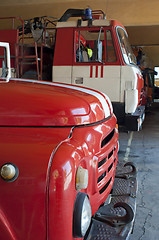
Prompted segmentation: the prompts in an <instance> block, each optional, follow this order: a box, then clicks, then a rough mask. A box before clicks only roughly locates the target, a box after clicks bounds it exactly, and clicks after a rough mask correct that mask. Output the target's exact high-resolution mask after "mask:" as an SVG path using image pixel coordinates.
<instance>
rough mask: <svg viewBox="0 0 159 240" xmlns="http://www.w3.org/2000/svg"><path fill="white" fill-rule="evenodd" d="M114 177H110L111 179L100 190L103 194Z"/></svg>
mask: <svg viewBox="0 0 159 240" xmlns="http://www.w3.org/2000/svg"><path fill="white" fill-rule="evenodd" d="M111 180H112V178H110V179H109V181H108V182H107V183H106V184H105V185H104V187H102V188H101V189H100V190H99V193H100V194H102V193H103V192H104V191H105V190H106V189H107V188H108V186H109V184H110V182H111Z"/></svg>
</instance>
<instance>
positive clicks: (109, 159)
mask: <svg viewBox="0 0 159 240" xmlns="http://www.w3.org/2000/svg"><path fill="white" fill-rule="evenodd" d="M115 135H116V134H115V129H113V131H111V132H110V133H109V134H108V135H107V136H106V137H105V138H104V140H103V141H102V143H101V153H100V154H99V156H98V171H97V188H98V191H99V194H103V196H104V195H105V194H107V193H106V191H107V192H108V193H109V192H110V190H111V189H110V187H109V186H110V184H111V182H112V181H113V180H114V175H115V167H116V162H117V151H118V147H117V146H118V143H117V141H116V139H115ZM110 146H111V148H110ZM109 149H111V150H109Z"/></svg>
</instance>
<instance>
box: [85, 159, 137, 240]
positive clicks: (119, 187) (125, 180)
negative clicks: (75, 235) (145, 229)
mask: <svg viewBox="0 0 159 240" xmlns="http://www.w3.org/2000/svg"><path fill="white" fill-rule="evenodd" d="M136 194H137V171H136V168H135V166H134V164H133V163H132V162H124V161H118V165H117V169H116V177H115V181H114V185H113V190H112V192H111V194H110V197H109V202H105V204H104V205H103V206H101V207H100V208H99V210H98V211H97V212H96V213H95V214H94V216H93V217H92V222H91V226H90V228H89V230H88V233H87V236H85V238H84V240H103V239H105V240H107V239H109V240H115V239H116V240H125V239H128V238H129V236H130V234H131V232H132V230H133V225H134V220H135V214H136Z"/></svg>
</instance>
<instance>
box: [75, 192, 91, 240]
mask: <svg viewBox="0 0 159 240" xmlns="http://www.w3.org/2000/svg"><path fill="white" fill-rule="evenodd" d="M91 216H92V211H91V205H90V202H89V199H88V196H87V194H85V193H81V192H79V193H78V194H77V197H76V201H75V205H74V212H73V233H74V237H84V235H85V234H86V232H87V230H88V228H89V225H90V222H91Z"/></svg>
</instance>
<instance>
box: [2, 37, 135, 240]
mask: <svg viewBox="0 0 159 240" xmlns="http://www.w3.org/2000/svg"><path fill="white" fill-rule="evenodd" d="M0 52H1V56H3V58H1V59H0V67H1V69H2V71H1V75H2V76H1V77H0V102H1V104H0V152H1V158H0V189H1V191H0V239H3V240H22V239H25V240H26V239H27V240H33V239H38V240H46V239H47V240H48V239H49V240H63V239H66V240H73V239H80V240H82V239H85V240H91V239H92V240H93V239H127V238H128V236H129V234H130V232H131V229H132V225H133V222H134V216H135V215H134V213H135V202H136V190H137V181H136V177H135V175H136V170H135V167H134V165H133V164H132V163H130V162H127V163H126V164H124V163H122V162H120V163H118V166H117V160H118V128H117V125H116V117H115V115H114V114H113V112H112V105H111V102H110V100H109V98H108V97H107V96H106V95H104V94H102V93H100V92H98V91H95V90H91V89H88V88H82V87H77V86H73V85H68V84H62V83H51V82H46V81H39V80H29V79H19V78H12V77H11V67H10V61H9V57H10V52H9V44H8V43H2V42H1V43H0ZM116 166H117V171H116V176H115V169H116ZM110 193H111V194H110Z"/></svg>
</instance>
